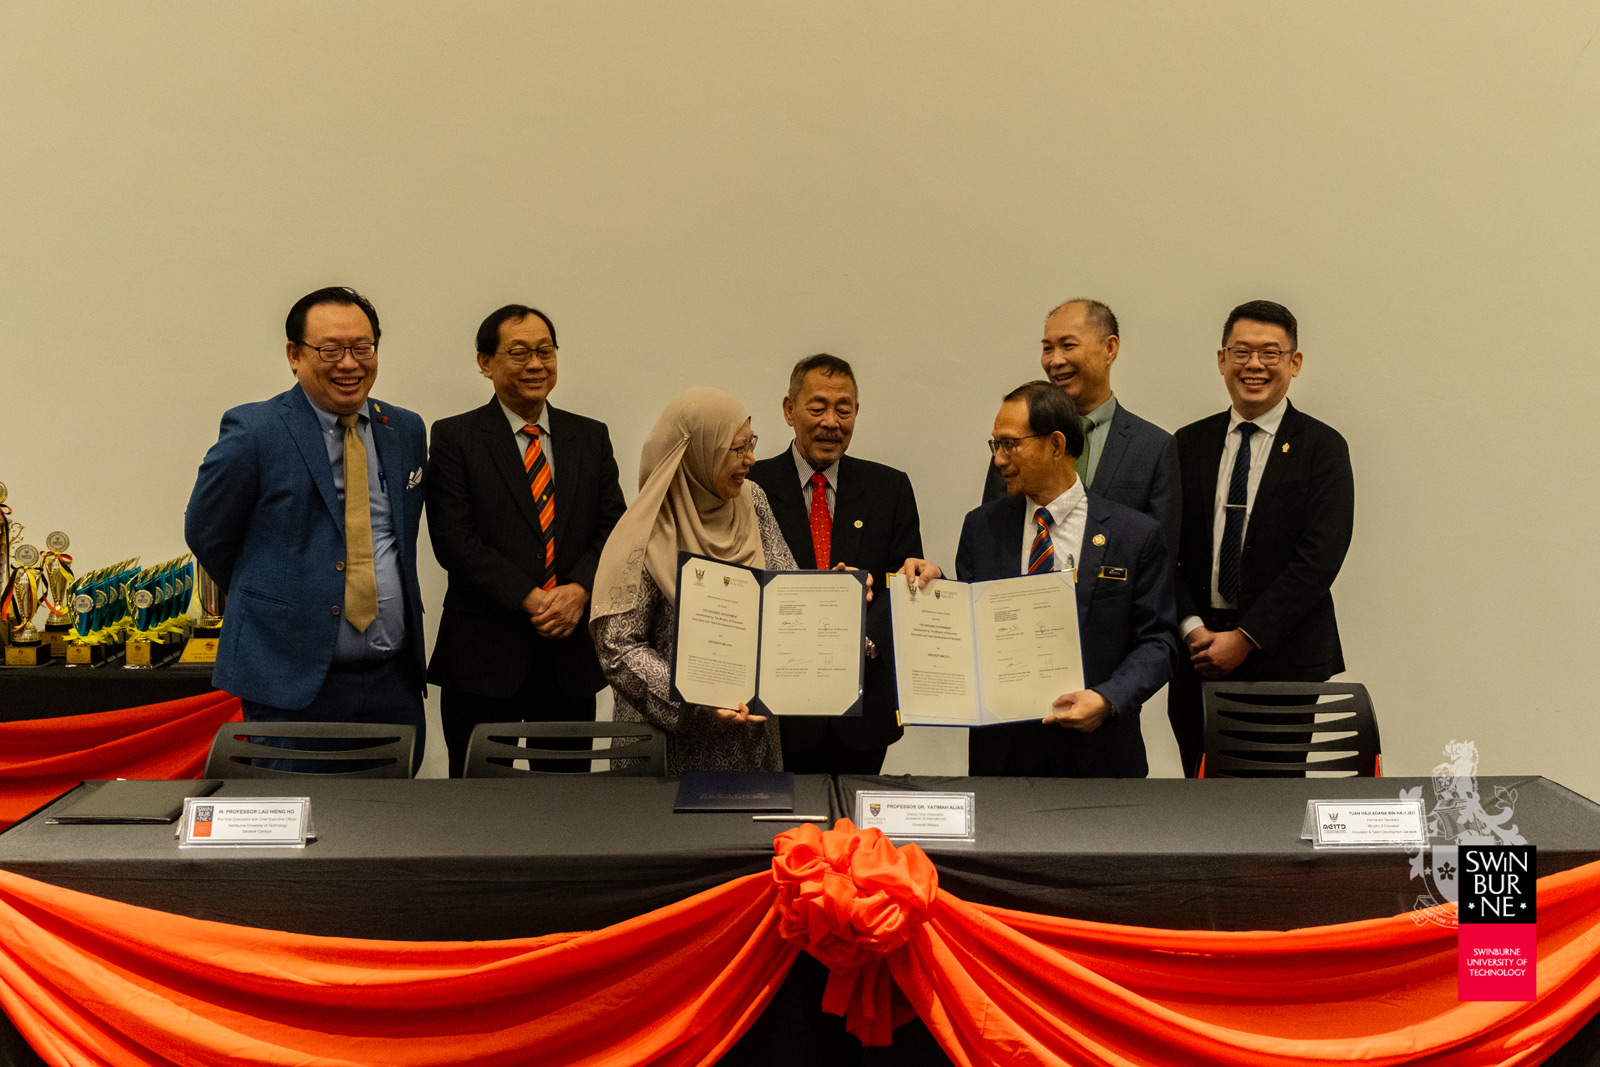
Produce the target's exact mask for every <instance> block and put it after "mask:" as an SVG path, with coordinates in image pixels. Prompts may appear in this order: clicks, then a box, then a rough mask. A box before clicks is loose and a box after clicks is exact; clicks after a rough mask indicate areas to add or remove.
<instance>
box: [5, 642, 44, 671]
mask: <svg viewBox="0 0 1600 1067" xmlns="http://www.w3.org/2000/svg"><path fill="white" fill-rule="evenodd" d="M49 663H50V646H49V645H48V644H45V643H44V642H42V641H41V642H39V643H38V644H36V645H7V646H6V666H7V667H44V666H48V665H49Z"/></svg>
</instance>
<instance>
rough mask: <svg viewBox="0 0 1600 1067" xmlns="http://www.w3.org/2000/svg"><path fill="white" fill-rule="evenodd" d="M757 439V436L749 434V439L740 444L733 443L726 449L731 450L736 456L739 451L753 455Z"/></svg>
mask: <svg viewBox="0 0 1600 1067" xmlns="http://www.w3.org/2000/svg"><path fill="white" fill-rule="evenodd" d="M758 440H759V438H758V437H756V435H755V434H751V435H750V440H748V441H746V442H745V443H744V444H742V445H734V446H733V447H732V448H730V449H728V451H729V452H732V453H733V454H734V455H736V456H737V455H739V454H740V453H743V454H744V455H747V456H753V455H755V454H756V441H758Z"/></svg>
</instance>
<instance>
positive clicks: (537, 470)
mask: <svg viewBox="0 0 1600 1067" xmlns="http://www.w3.org/2000/svg"><path fill="white" fill-rule="evenodd" d="M522 432H523V433H525V434H527V435H528V450H527V451H526V452H524V453H523V454H522V469H523V470H525V471H527V472H528V489H529V491H530V492H532V493H533V506H534V507H536V508H538V509H539V533H540V534H541V535H542V536H543V537H544V581H543V583H541V588H544V589H554V588H555V587H556V539H555V538H554V537H552V536H551V535H550V527H551V525H553V524H554V523H555V521H556V492H555V488H554V487H553V486H552V484H551V481H550V463H549V461H548V460H546V459H545V458H544V447H543V446H542V445H540V444H539V427H537V426H524V427H523V428H522Z"/></svg>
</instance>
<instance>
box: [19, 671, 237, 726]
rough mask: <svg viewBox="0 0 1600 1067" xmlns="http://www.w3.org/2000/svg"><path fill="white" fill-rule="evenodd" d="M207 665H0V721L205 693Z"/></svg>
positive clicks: (115, 708) (134, 705)
mask: <svg viewBox="0 0 1600 1067" xmlns="http://www.w3.org/2000/svg"><path fill="white" fill-rule="evenodd" d="M213 688H214V687H213V686H212V684H211V665H210V664H209V663H206V664H173V665H172V666H170V667H152V668H150V669H148V670H129V669H127V668H125V667H123V666H121V665H120V664H118V665H115V666H111V667H68V666H66V665H65V664H61V663H53V664H51V665H49V666H46V667H12V668H7V669H5V670H0V722H17V721H20V720H22V719H54V718H59V717H61V716H63V715H87V714H90V713H92V712H97V711H119V710H121V709H122V708H138V707H143V706H144V705H146V704H160V703H162V702H164V701H168V700H177V699H179V698H180V697H190V696H197V695H198V694H200V693H208V692H210V691H211V690H212V689H213Z"/></svg>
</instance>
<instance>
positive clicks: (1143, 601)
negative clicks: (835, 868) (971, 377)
mask: <svg viewBox="0 0 1600 1067" xmlns="http://www.w3.org/2000/svg"><path fill="white" fill-rule="evenodd" d="M989 449H990V451H991V452H992V453H993V455H994V465H995V468H996V470H998V471H999V473H1000V475H1001V476H1002V477H1003V478H1004V479H1005V484H1006V494H1007V495H1006V496H1004V497H1002V498H1000V499H998V500H992V501H990V502H989V503H987V504H984V505H983V506H982V507H979V508H975V509H974V510H972V511H970V512H968V513H967V517H966V521H965V522H964V523H963V525H962V528H961V541H960V544H959V546H958V547H957V549H956V577H957V578H959V579H960V580H961V581H964V582H975V581H987V580H990V579H994V578H1013V577H1016V576H1018V575H1023V574H1037V573H1041V572H1043V571H1047V570H1075V571H1076V572H1077V599H1078V629H1079V635H1080V644H1081V647H1082V653H1083V679H1084V686H1085V688H1083V689H1081V690H1079V691H1077V692H1075V693H1063V694H1061V695H1060V696H1058V697H1057V698H1056V699H1055V701H1054V702H1053V705H1052V706H1051V707H1046V708H1041V709H1039V714H1040V721H1039V722H1022V723H1006V724H1003V725H998V726H983V727H976V728H974V729H973V730H972V732H971V733H970V735H969V738H968V747H967V758H968V773H969V774H972V775H1012V776H1025V777H1039V778H1047V777H1055V778H1142V777H1144V776H1145V775H1146V774H1148V773H1149V765H1148V764H1147V763H1146V761H1145V752H1144V737H1143V735H1142V734H1141V733H1140V730H1139V711H1140V708H1141V707H1142V706H1143V704H1144V702H1145V701H1146V700H1148V699H1149V698H1150V697H1151V696H1152V695H1153V694H1154V693H1155V692H1156V691H1157V690H1159V689H1160V688H1161V687H1162V686H1163V685H1165V684H1166V683H1167V680H1168V679H1169V678H1170V677H1171V676H1172V671H1173V668H1174V665H1175V664H1176V663H1177V657H1178V638H1177V619H1176V610H1175V608H1174V605H1173V591H1172V589H1173V587H1172V563H1171V559H1170V557H1169V555H1168V553H1167V549H1166V543H1165V539H1164V535H1163V532H1162V527H1161V525H1160V524H1159V523H1158V522H1157V521H1156V520H1154V519H1152V518H1150V517H1149V516H1147V515H1143V514H1141V513H1139V512H1137V511H1134V510H1133V509H1132V508H1128V507H1124V506H1123V505H1121V504H1114V503H1112V502H1111V501H1109V500H1106V499H1104V498H1102V497H1099V496H1096V495H1095V494H1094V493H1092V492H1087V491H1085V489H1084V487H1083V483H1082V482H1081V481H1080V480H1079V479H1078V477H1077V474H1076V472H1075V469H1074V460H1075V459H1076V458H1077V456H1078V455H1079V453H1080V452H1081V451H1082V449H1083V426H1082V423H1081V421H1080V420H1079V418H1078V413H1077V411H1076V410H1075V409H1074V408H1073V404H1072V400H1071V398H1070V397H1068V396H1067V394H1066V393H1064V392H1062V391H1061V389H1059V388H1058V387H1056V386H1055V385H1053V384H1051V383H1050V382H1045V381H1037V382H1029V383H1028V384H1026V385H1023V386H1020V387H1019V388H1017V389H1013V390H1012V391H1011V392H1010V393H1008V394H1006V398H1005V402H1004V403H1003V404H1002V405H1001V407H1000V413H999V415H997V416H996V417H995V420H994V438H993V440H991V441H990V442H989ZM904 571H905V573H907V575H908V576H910V577H915V578H916V579H918V580H919V581H920V580H921V579H923V578H926V577H937V576H938V569H937V568H936V567H934V566H933V565H931V564H928V563H926V562H925V561H921V560H912V561H908V562H907V564H906V567H905V569H904Z"/></svg>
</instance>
